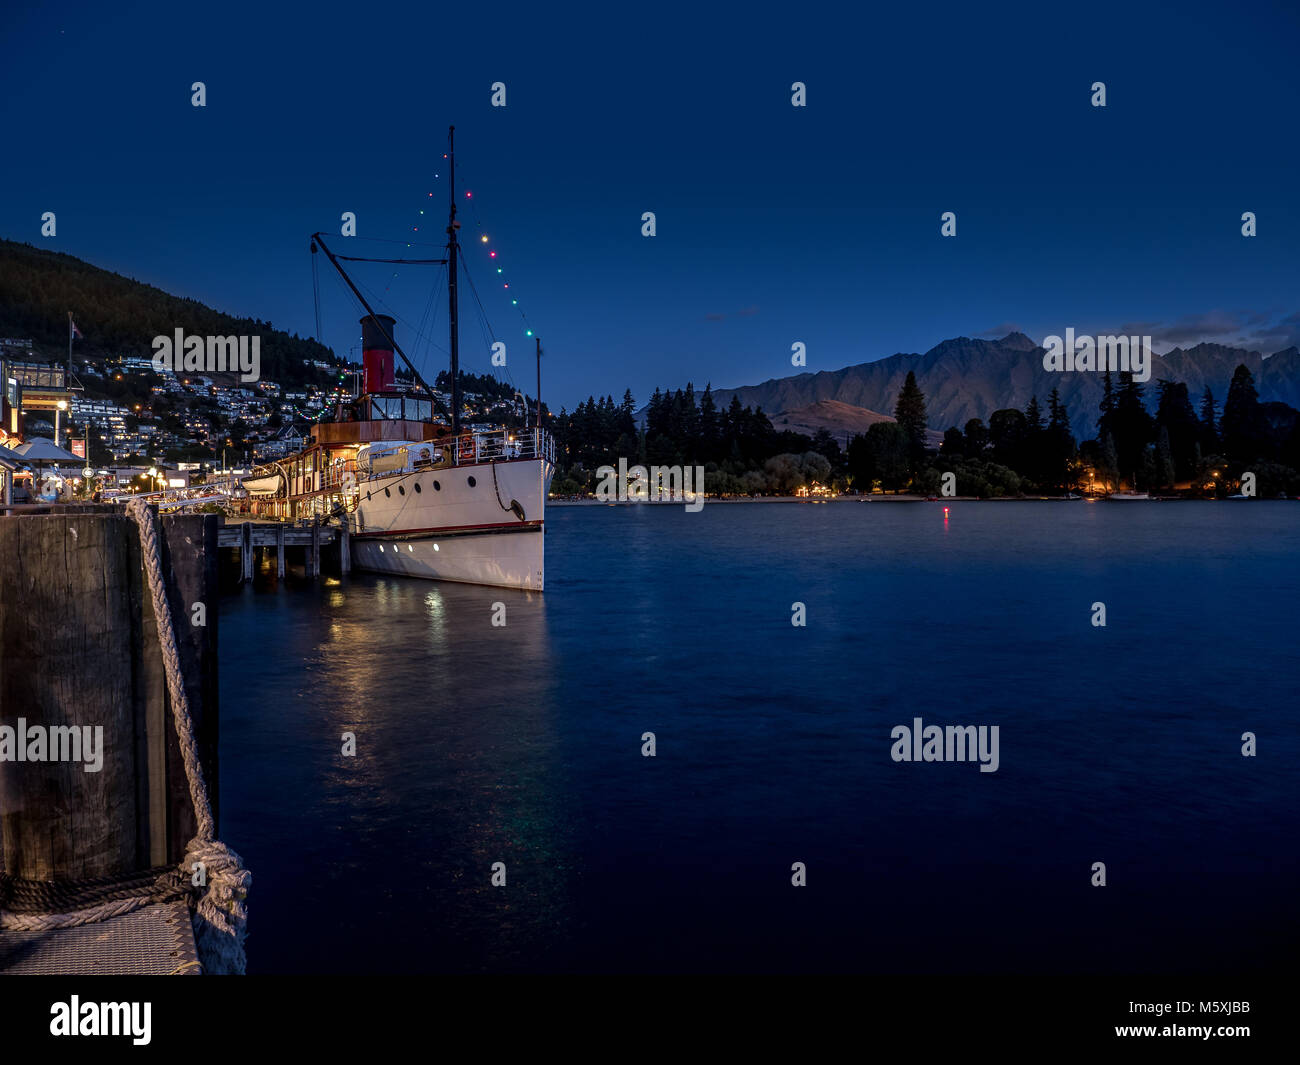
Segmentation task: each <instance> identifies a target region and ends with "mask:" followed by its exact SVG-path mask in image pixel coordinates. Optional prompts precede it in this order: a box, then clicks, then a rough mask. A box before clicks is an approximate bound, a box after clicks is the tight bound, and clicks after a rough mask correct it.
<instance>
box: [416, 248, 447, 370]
mask: <svg viewBox="0 0 1300 1065" xmlns="http://www.w3.org/2000/svg"><path fill="white" fill-rule="evenodd" d="M441 294H442V275H441V274H439V275H438V281H437V283H436V284H435V285H434V286H433V288H431V289H430V290H429V299H428V302H427V303H425V305H424V313H423V314H422V315H421V316H420V326H419V334H420V335H424V334H425V333H426V332H427V333H429V334H432V331H433V327H434V325H435V324H436V323H437V320H438V315H437V311H436V308H437V306H438V302H437V301H438V299H439V297H440V296H441ZM418 347H419V345H418V344H417V350H418ZM429 347H430V346H429V345H428V344H424V345H423V348H424V350H423V351H421V352H420V358H421V359H422V360H424V362H427V361H428V357H429ZM434 376H435V377H436V376H437V375H436V374H435V375H434Z"/></svg>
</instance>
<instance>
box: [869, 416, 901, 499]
mask: <svg viewBox="0 0 1300 1065" xmlns="http://www.w3.org/2000/svg"><path fill="white" fill-rule="evenodd" d="M864 439H865V441H866V447H867V449H868V453H869V455H870V466H871V469H872V471H873V472H874V474H875V476H876V477H878V478H879V479H880V484H881V487H882V488H885V489H886V490H892V491H895V492H897V491H899V490H900V489H902V488H904V487H906V485H907V482H908V478H909V476H910V474H911V454H910V451H911V441H910V439H909V438H908V435H907V432H906V431H905V430H904V429H903V427H902V426H901V425H899V424H898V423H897V422H877V423H876V424H875V425H873V426H872V427H871V428H870V429H868V430H867V434H866V436H865V438H864Z"/></svg>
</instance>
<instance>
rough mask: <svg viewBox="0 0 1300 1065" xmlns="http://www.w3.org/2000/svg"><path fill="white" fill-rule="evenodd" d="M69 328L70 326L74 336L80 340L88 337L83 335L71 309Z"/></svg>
mask: <svg viewBox="0 0 1300 1065" xmlns="http://www.w3.org/2000/svg"><path fill="white" fill-rule="evenodd" d="M68 328H69V329H70V330H72V335H73V336H74V337H76V338H77V339H78V340H85V339H86V338H85V337H83V336H82V335H81V330H80V329H78V328H77V323H76V322H74V321H73V320H72V312H71V311H69V312H68Z"/></svg>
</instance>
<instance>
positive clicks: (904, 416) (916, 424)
mask: <svg viewBox="0 0 1300 1065" xmlns="http://www.w3.org/2000/svg"><path fill="white" fill-rule="evenodd" d="M894 420H895V421H896V422H897V423H898V425H899V427H900V428H902V430H903V433H904V435H905V436H906V438H907V441H908V451H909V453H910V454H909V462H910V465H911V467H912V468H915V465H916V464H917V463H919V462H920V460H921V458H922V456H923V455H924V454H925V429H926V417H925V396H924V395H923V394H922V392H921V387H920V385H918V384H917V383H916V374H915V373H913V372H912V371H911V370H908V371H907V378H906V380H904V381H903V388H902V391H900V392H899V393H898V402H897V403H896V404H894Z"/></svg>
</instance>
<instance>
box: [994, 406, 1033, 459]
mask: <svg viewBox="0 0 1300 1065" xmlns="http://www.w3.org/2000/svg"><path fill="white" fill-rule="evenodd" d="M989 444H990V445H991V446H992V449H993V461H994V462H996V463H998V464H999V465H1001V466H1009V467H1010V468H1011V469H1013V470H1018V469H1021V468H1023V463H1022V458H1023V453H1024V445H1025V416H1024V415H1023V414H1021V413H1020V411H1018V410H1016V409H1015V408H1014V407H1008V408H1007V409H1006V410H995V411H994V412H993V413H992V414H991V415H990V416H989Z"/></svg>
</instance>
